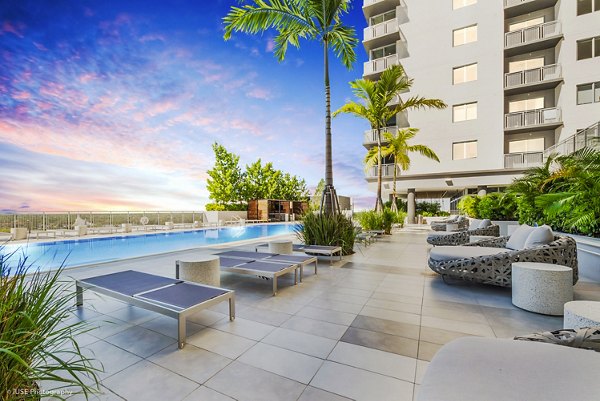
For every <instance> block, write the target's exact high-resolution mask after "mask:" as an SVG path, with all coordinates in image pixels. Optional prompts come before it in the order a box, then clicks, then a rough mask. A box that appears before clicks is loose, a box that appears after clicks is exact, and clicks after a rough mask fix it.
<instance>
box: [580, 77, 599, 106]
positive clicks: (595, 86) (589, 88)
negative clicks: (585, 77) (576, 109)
mask: <svg viewBox="0 0 600 401" xmlns="http://www.w3.org/2000/svg"><path fill="white" fill-rule="evenodd" d="M588 103H600V82H594V83H591V84H583V85H577V104H588Z"/></svg>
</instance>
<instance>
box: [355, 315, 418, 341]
mask: <svg viewBox="0 0 600 401" xmlns="http://www.w3.org/2000/svg"><path fill="white" fill-rule="evenodd" d="M351 326H352V327H356V328H359V329H365V330H370V331H377V332H380V333H385V334H392V335H395V336H400V337H406V338H412V339H414V340H418V339H419V326H418V325H416V324H409V323H400V322H395V321H393V320H386V319H378V318H376V317H369V316H362V315H359V316H357V317H356V319H354V321H353V322H352V324H351Z"/></svg>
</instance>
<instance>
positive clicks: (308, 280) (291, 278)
mask: <svg viewBox="0 0 600 401" xmlns="http://www.w3.org/2000/svg"><path fill="white" fill-rule="evenodd" d="M427 235H428V233H427V231H425V230H423V229H417V230H415V229H413V228H411V227H407V228H406V229H404V230H401V231H399V232H398V231H396V232H395V233H394V234H393V235H385V236H382V237H381V239H380V240H379V241H377V242H376V243H374V244H372V245H371V246H369V247H368V248H363V249H362V250H361V252H357V253H355V254H353V255H349V256H345V257H343V258H342V259H341V260H339V259H338V260H336V261H335V263H334V264H333V265H329V264H324V265H322V266H319V270H318V274H317V270H316V267H317V264H318V261H317V255H307V254H304V252H307V253H308V254H311V253H313V252H312V251H315V250H320V251H322V253H321V255H319V256H321V257H323V256H325V257H327V258H329V257H330V256H332V252H333V250H332V249H330V250H328V251H326V250H325V249H320V247H316V248H313V247H311V246H303V245H300V244H293V246H292V249H293V250H294V251H296V252H302V254H300V253H295V254H292V255H290V254H275V253H272V252H266V251H268V250H270V249H271V248H270V247H269V245H270V244H269V243H256V244H248V245H241V246H237V247H234V248H227V249H210V248H208V249H204V250H201V249H197V250H190V251H182V252H177V253H176V254H165V255H159V256H154V257H146V258H141V259H138V260H129V261H121V262H113V263H108V264H105V265H102V266H100V267H97V268H96V269H94V272H93V274H90V273H91V272H90V271H89V270H86V269H74V270H71V271H69V275H70V276H72V277H74V278H75V279H77V280H78V281H77V283H78V285H79V286H80V287H87V288H90V289H91V290H92V291H84V292H83V294H82V298H81V302H80V304H81V303H82V307H80V308H79V310H78V312H77V314H76V316H78V317H77V319H84V320H86V321H90V322H92V323H93V324H94V326H97V327H98V328H97V329H95V330H92V331H91V332H89V334H85V335H84V336H83V337H82V338H81V343H82V345H83V346H84V348H90V349H92V350H93V351H94V353H95V355H97V356H98V358H99V359H100V360H101V361H102V362H103V364H104V369H105V373H103V374H102V376H101V377H102V382H101V383H102V384H101V389H102V391H104V392H105V395H107V396H113V395H114V396H120V397H123V398H126V399H139V398H140V397H142V398H143V399H147V400H155V399H156V400H158V399H160V396H158V395H157V394H159V393H160V392H159V393H157V391H158V389H161V392H162V393H164V391H168V392H169V394H170V399H181V400H183V399H184V398H185V399H211V398H210V397H217V398H216V399H221V398H222V399H224V400H225V399H248V400H254V399H266V400H283V401H285V400H304V401H308V400H327V399H331V400H374V399H377V400H420V401H431V400H440V401H441V400H449V401H452V400H461V401H462V400H470V399H472V400H477V401H485V400H489V401H492V400H493V401H496V400H500V401H502V400H513V399H515V398H514V397H515V394H521V395H523V394H524V395H530V394H533V393H532V392H533V391H534V389H535V388H536V386H538V388H539V383H540V380H542V379H541V378H542V377H543V378H544V379H543V380H544V382H545V380H546V378H548V377H549V378H554V379H552V380H553V382H557V383H558V382H559V381H560V380H559V379H560V377H559V375H560V374H561V373H560V372H564V370H563V369H559V370H557V369H555V368H554V366H556V365H557V364H559V363H560V364H561V366H566V367H569V371H571V370H572V372H573V373H572V376H573V377H572V378H573V380H571V379H569V385H568V386H566V387H564V391H561V392H556V391H553V390H552V386H548V387H549V388H548V389H545V390H544V397H545V396H546V395H552V394H561V395H562V396H564V395H565V394H567V393H569V394H576V395H577V396H578V397H579V398H577V399H582V400H587V399H590V398H585V397H588V396H589V395H590V394H595V393H594V391H597V389H596V388H595V387H594V385H589V386H588V387H585V386H583V384H585V383H589V381H590V380H591V375H593V372H594V371H595V369H597V368H598V363H600V358H598V356H600V354H597V353H595V352H593V351H590V350H583V349H574V348H570V347H566V346H562V345H557V344H566V343H568V342H569V341H575V340H574V338H575V334H573V336H571V337H569V335H568V334H565V333H566V332H564V333H563V334H561V335H560V336H559V335H558V334H557V337H554V336H552V335H549V334H547V333H550V332H553V331H556V330H559V329H562V328H563V327H566V326H564V323H563V319H562V317H559V316H551V315H547V314H539V313H533V312H530V311H527V310H524V309H522V308H520V307H518V306H515V304H513V300H514V299H513V298H514V297H513V295H514V294H512V293H513V291H514V288H513V289H512V290H511V288H509V286H504V287H502V286H496V285H492V286H490V285H487V284H479V283H477V282H474V281H471V282H470V283H469V284H468V285H456V284H455V283H454V282H453V281H448V280H447V279H448V277H446V280H443V279H442V277H440V276H439V275H437V274H432V273H431V271H430V272H429V273H428V272H427V267H426V261H427V259H428V258H429V256H430V255H428V253H429V252H433V251H434V250H437V249H440V248H441V249H443V248H445V247H434V248H431V246H430V245H428V244H427V242H426V239H427ZM513 235H514V234H513ZM561 238H562V237H556V238H554V240H553V241H552V242H556V241H558V240H560V239H561ZM290 240H292V238H290ZM507 242H508V240H506V239H503V243H504V245H506V243H507ZM552 242H551V243H552ZM273 243H274V244H273V245H272V247H274V248H277V247H279V248H277V249H284V250H285V249H286V246H284V245H286V241H285V240H276V241H273ZM448 248H451V249H461V248H463V247H462V246H453V247H448ZM466 248H469V249H471V248H473V249H477V248H478V246H477V245H473V246H467V247H466ZM511 252H512V250H511ZM184 261H185V262H184ZM313 263H314V265H315V272H314V273H315V274H305V275H302V274H301V273H300V272H301V269H300V267H301V266H302V267H306V266H307V265H312V264H313ZM173 266H175V267H176V268H175V269H173ZM131 270H134V271H133V272H131ZM136 270H137V271H139V272H144V273H139V274H147V275H148V276H149V278H151V280H150V281H149V283H148V285H149V286H150V287H148V288H149V290H148V289H145V288H141V287H139V286H143V285H145V284H144V282H145V281H144V280H135V281H136V283H137V284H136V285H135V286H131V289H130V284H128V283H130V282H131V280H128V279H127V278H125V279H116V278H118V277H119V275H120V274H125V275H131V274H138V273H136V272H135V271H136ZM302 270H303V269H302ZM574 271H575V272H576V271H577V269H576V265H575V269H574ZM121 272H122V273H121ZM311 273H312V272H311ZM114 274H116V276H112V277H113V278H111V275H114ZM107 275H108V276H107ZM90 276H93V277H92V278H90ZM157 276H159V279H158V280H167V281H168V283H167V287H166V288H170V287H169V286H171V287H175V288H183V287H177V286H181V285H186V286H188V285H189V286H198V288H205V287H208V288H213V287H216V288H220V289H222V290H221V291H229V292H226V293H219V294H218V296H222V297H227V298H223V299H222V300H227V299H230V303H231V305H232V308H233V302H234V301H233V299H235V309H232V310H233V311H230V310H229V307H228V305H227V303H223V302H221V299H214V298H210V299H208V300H207V299H205V298H203V297H205V295H203V294H200V295H194V296H192V298H190V295H187V293H186V294H184V293H182V292H179V291H178V292H173V293H171V294H162V292H161V291H162V290H161V291H159V290H156V291H158V292H157V293H156V294H154V292H155V290H152V288H154V287H153V286H154V285H159V284H163V283H158V284H157V283H154V282H152V280H155V277H157ZM302 276H303V277H302ZM509 276H510V275H509ZM102 277H107V279H104V278H102ZM576 277H577V276H576V275H575V276H574V282H577V280H576ZM265 278H268V279H270V280H269V281H271V284H272V286H273V288H271V286H269V285H267V286H265V283H264V281H265ZM190 279H191V280H192V281H189V280H190ZM95 280H96V281H95ZM97 280H107V282H108V284H106V283H100V282H98V281H97ZM205 280H207V282H209V283H210V284H202V281H205ZM215 280H217V281H215ZM446 281H448V282H450V283H451V284H450V285H449V284H448V283H447V282H446ZM211 284H212V285H211ZM214 284H218V285H217V286H215V285H214ZM570 284H571V286H570V288H571V289H572V292H571V295H572V296H573V298H574V299H578V300H581V299H586V300H588V301H587V302H590V303H592V304H594V302H593V301H598V300H600V299H599V298H598V297H597V295H596V294H597V293H598V291H599V290H600V284H597V283H592V282H583V284H582V282H579V283H577V284H576V285H575V286H573V278H572V281H571V283H570ZM115 285H116V286H118V287H119V288H116V287H115V288H111V287H110V286H115ZM134 287H135V288H134ZM190 288H192V287H190ZM193 288H196V287H193ZM102 291H104V292H102ZM148 291H149V292H148ZM96 293H100V294H104V296H102V295H95V294H96ZM115 293H117V294H118V295H117V296H115ZM275 293H276V294H277V296H275V297H274V296H273V295H275ZM119 294H121V295H119ZM106 295H109V296H108V297H106ZM155 295H156V296H155ZM179 297H183V298H182V299H185V301H181V300H179ZM113 298H114V299H113ZM159 298H160V299H159ZM167 298H168V299H167ZM190 299H191V300H192V301H194V302H195V303H194V307H197V308H198V310H196V311H194V312H192V313H189V314H185V318H184V319H181V313H180V314H179V315H178V314H177V313H179V312H181V311H182V310H184V309H181V308H182V304H178V303H177V302H188V303H187V304H186V305H183V307H185V306H189V305H190V302H191V301H190ZM169 302H171V305H179V307H173V306H166V304H168V303H169ZM203 302H209V303H210V305H207V304H205V303H204V304H203ZM578 302H579V301H578ZM156 303H158V305H159V307H158V308H157V307H156ZM204 306H207V307H206V308H205V307H204ZM178 308H179V309H178ZM565 308H566V306H565ZM200 309H202V310H200ZM583 309H584V310H586V311H587V310H588V309H589V306H587V305H583ZM165 310H168V312H165ZM579 310H580V309H578V308H573V311H579ZM578 313H581V314H582V315H586V316H592V315H590V314H589V313H588V312H578ZM162 314H164V315H166V317H161V315H162ZM169 316H171V318H168V317H169ZM234 316H235V320H233V317H234ZM173 317H175V319H172V318H173ZM177 319H179V323H177ZM182 321H183V323H182ZM186 322H187V324H186ZM182 325H183V326H182ZM182 327H183V329H182ZM182 330H183V331H182ZM531 333H536V334H531ZM586 333H588V332H587V331H586ZM594 333H595V332H589V333H588V335H587V337H585V338H590V339H589V340H585V341H583V342H577V344H579V345H577V346H578V347H579V346H581V345H582V344H583V343H585V344H590V343H591V344H595V343H594V338H596V337H594V336H596V335H597V334H594ZM590 336H592V337H590ZM514 337H519V338H521V339H527V340H529V341H515V340H513V338H514ZM567 338H571V339H570V340H567ZM577 338H579V335H577ZM582 338H583V337H582ZM540 341H542V342H554V344H540V343H539V342H540ZM184 344H185V347H183V345H184ZM446 344H448V345H446ZM177 348H180V349H179V350H178V349H177ZM584 348H585V347H584ZM457 369H459V370H458V371H460V372H461V375H460V377H461V378H462V379H459V380H457V376H456V372H457ZM498 369H501V371H502V374H501V375H500V376H499V375H498V373H497V372H496V371H497V370H498ZM532 371H537V372H542V373H541V374H539V375H535V376H534V377H532V376H530V375H529V373H530V372H532ZM494 372H496V373H494ZM149 375H151V376H152V377H154V378H155V379H154V380H153V381H152V383H148V382H147V381H146V377H148V376H149ZM569 377H571V376H569ZM464 381H467V382H468V383H469V385H466V384H465V382H464ZM256 383H261V385H260V386H256V385H255V384H256ZM473 383H476V385H473ZM507 383H510V385H509V386H507V385H506V384H507ZM571 387H572V388H571ZM482 394H483V395H484V396H482ZM186 397H187V398H186ZM219 397H220V398H219ZM511 397H512V398H511ZM517 399H518V398H517ZM528 399H539V398H528ZM544 399H557V398H556V397H554V398H552V397H550V396H548V398H544Z"/></svg>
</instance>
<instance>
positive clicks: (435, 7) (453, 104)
mask: <svg viewBox="0 0 600 401" xmlns="http://www.w3.org/2000/svg"><path fill="white" fill-rule="evenodd" d="M363 12H364V15H365V18H366V20H367V24H368V26H367V28H365V30H364V39H363V44H364V47H365V50H366V51H367V53H368V55H369V61H368V62H366V63H365V65H364V73H363V77H364V78H367V79H372V80H376V79H377V78H378V76H379V75H380V74H381V72H382V71H383V70H385V69H386V68H387V67H388V66H390V65H392V64H402V65H403V66H404V68H405V70H406V72H407V74H408V75H409V76H410V77H411V78H414V85H413V88H412V90H411V93H407V94H403V95H402V97H405V96H410V95H413V94H414V95H420V96H425V97H430V98H440V99H442V100H444V101H445V102H446V103H447V104H448V108H447V109H445V110H442V111H439V110H419V111H411V112H409V113H408V114H406V115H398V116H397V117H396V121H391V122H390V127H389V130H390V131H392V132H394V131H395V130H397V129H399V128H400V129H401V128H403V127H409V126H410V127H416V128H419V129H420V133H419V135H418V137H417V138H416V140H417V141H418V143H422V144H424V145H427V146H429V147H431V148H432V149H433V150H435V152H436V153H437V154H438V156H439V157H440V163H437V162H434V161H431V160H428V159H425V158H423V157H420V156H418V155H412V156H411V158H412V166H411V168H410V171H406V172H401V174H400V176H399V178H398V179H397V192H398V193H399V194H400V196H403V194H411V193H415V194H416V197H417V198H429V199H431V198H436V199H444V206H445V207H446V208H454V207H455V203H456V200H457V199H458V198H459V197H460V196H462V195H463V194H465V193H477V192H479V193H484V192H485V191H489V190H495V189H498V188H502V187H505V186H507V185H508V184H510V183H511V181H512V180H513V179H514V178H515V177H517V176H519V174H521V173H522V172H523V171H524V169H526V168H529V167H532V166H537V165H541V164H542V163H543V161H544V158H545V157H547V156H548V155H549V154H550V153H552V152H555V151H558V152H561V153H569V152H572V151H573V150H575V149H578V148H581V147H583V146H585V144H586V143H588V142H589V141H590V138H591V137H598V136H599V121H600V0H364V4H363ZM363 143H364V146H365V147H366V148H369V147H372V146H375V143H376V136H375V133H373V132H371V131H370V130H369V131H367V132H365V133H364V140H363ZM383 163H384V166H383V174H384V179H383V193H384V196H389V195H390V194H391V189H392V182H391V180H392V177H393V164H392V160H389V159H387V160H384V161H383ZM376 177H377V176H376V169H372V170H370V171H368V172H367V181H368V182H369V183H370V187H371V188H372V189H375V185H376V181H377V179H376ZM413 197H414V195H410V197H409V198H413Z"/></svg>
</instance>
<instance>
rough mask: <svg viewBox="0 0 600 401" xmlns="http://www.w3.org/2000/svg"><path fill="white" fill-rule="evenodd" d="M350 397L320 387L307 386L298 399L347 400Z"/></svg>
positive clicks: (308, 400)
mask: <svg viewBox="0 0 600 401" xmlns="http://www.w3.org/2000/svg"><path fill="white" fill-rule="evenodd" d="M349 400H350V398H346V397H342V396H341V395H337V394H334V393H330V392H329V391H325V390H321V389H320V388H316V387H312V386H307V387H306V389H305V390H304V392H303V393H302V395H301V396H300V398H298V401H349Z"/></svg>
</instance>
